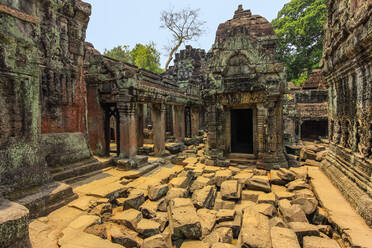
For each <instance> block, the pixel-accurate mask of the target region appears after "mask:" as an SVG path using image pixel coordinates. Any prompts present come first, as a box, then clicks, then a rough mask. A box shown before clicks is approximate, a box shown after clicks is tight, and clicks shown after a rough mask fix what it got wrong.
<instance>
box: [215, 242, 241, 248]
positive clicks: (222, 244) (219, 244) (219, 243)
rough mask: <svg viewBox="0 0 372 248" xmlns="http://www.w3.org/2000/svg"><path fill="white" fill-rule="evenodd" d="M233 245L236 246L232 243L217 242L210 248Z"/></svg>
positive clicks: (231, 247) (229, 247) (223, 247)
mask: <svg viewBox="0 0 372 248" xmlns="http://www.w3.org/2000/svg"><path fill="white" fill-rule="evenodd" d="M235 247H236V246H235V245H232V244H226V243H221V242H218V243H215V244H213V245H212V247H211V248H235Z"/></svg>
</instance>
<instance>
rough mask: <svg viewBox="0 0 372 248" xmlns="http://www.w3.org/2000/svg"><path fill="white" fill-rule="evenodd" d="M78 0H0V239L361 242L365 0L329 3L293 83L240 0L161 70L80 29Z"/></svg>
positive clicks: (44, 243)
mask: <svg viewBox="0 0 372 248" xmlns="http://www.w3.org/2000/svg"><path fill="white" fill-rule="evenodd" d="M91 11H94V9H92V7H91V6H90V5H89V4H87V3H85V2H83V1H81V0H18V1H9V0H0V24H1V25H0V105H1V108H0V248H31V247H32V248H58V247H60V248H102V247H104V248H120V247H126V248H127V247H137V248H139V247H141V248H174V247H177V248H190V247H192V248H193V247H200V248H204V247H205V248H232V247H237V248H238V247H257V248H272V247H275V248H282V247H285V248H292V247H293V248H300V247H303V248H314V247H327V248H341V247H342V248H346V247H370V245H371V237H372V231H371V228H370V226H372V216H371V213H372V195H371V192H372V190H371V187H372V184H371V173H372V169H371V168H372V162H371V142H372V137H371V135H372V134H371V133H372V129H371V120H372V119H371V113H372V109H371V104H372V103H371V102H372V101H371V81H372V74H371V64H372V62H371V56H372V52H371V47H372V39H371V22H372V20H371V16H372V3H371V1H363V0H350V1H342V0H329V1H328V11H329V13H328V20H327V26H326V27H325V28H326V39H325V47H324V58H323V61H322V66H323V69H322V71H320V70H314V71H313V73H312V74H310V77H309V80H308V81H306V82H305V83H304V84H303V85H301V86H300V87H297V86H295V85H293V84H291V83H288V84H287V83H286V81H285V78H286V75H285V74H286V73H285V67H284V65H283V64H281V63H279V62H278V61H277V60H276V59H275V55H276V48H277V43H278V39H277V37H276V35H275V32H274V30H273V28H272V26H271V24H270V23H269V22H268V21H267V20H266V19H265V18H264V17H261V16H259V15H253V14H252V13H251V11H250V10H244V9H243V7H242V6H241V5H240V6H239V7H238V9H237V11H235V14H234V16H233V18H232V19H231V20H228V21H226V22H224V23H222V24H220V25H219V27H218V30H217V33H216V39H215V43H214V44H213V46H212V48H211V49H210V50H209V52H205V51H204V50H202V49H198V48H193V47H191V46H186V48H185V49H184V50H181V51H180V52H178V53H177V54H176V56H175V60H174V65H173V66H171V67H170V68H168V70H167V71H166V72H164V73H163V74H157V73H153V72H151V71H148V70H145V69H141V68H138V67H137V66H134V65H132V64H128V63H125V62H121V61H118V60H115V59H112V58H108V57H105V56H103V55H102V54H100V52H99V51H97V50H96V49H95V48H94V45H93V44H91V43H88V42H86V39H85V34H86V29H87V27H88V23H89V19H90V15H91ZM322 74H323V76H322ZM327 106H328V107H327ZM328 119H329V120H328ZM328 135H329V141H328V139H327V136H328ZM319 137H321V138H320V139H319ZM308 140H311V142H310V141H308ZM328 143H329V144H328ZM320 168H322V169H323V170H321V169H320ZM323 171H324V173H323ZM326 175H327V176H328V177H327V176H326ZM340 192H341V193H342V194H341V193H340ZM368 225H369V226H368Z"/></svg>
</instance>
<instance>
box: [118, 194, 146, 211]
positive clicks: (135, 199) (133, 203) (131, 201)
mask: <svg viewBox="0 0 372 248" xmlns="http://www.w3.org/2000/svg"><path fill="white" fill-rule="evenodd" d="M144 202H145V194H144V192H143V191H142V190H137V189H134V190H132V191H131V192H130V194H129V196H128V198H126V199H125V201H124V203H123V208H124V210H126V209H130V208H134V209H137V210H138V209H139V207H140V206H141V205H142V204H143V203H144Z"/></svg>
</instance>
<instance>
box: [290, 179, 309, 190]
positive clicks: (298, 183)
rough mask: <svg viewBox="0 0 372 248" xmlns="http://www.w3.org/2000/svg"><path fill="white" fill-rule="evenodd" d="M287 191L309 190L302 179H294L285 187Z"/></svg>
mask: <svg viewBox="0 0 372 248" xmlns="http://www.w3.org/2000/svg"><path fill="white" fill-rule="evenodd" d="M286 187H287V189H288V191H290V192H292V191H294V190H300V189H309V188H310V186H309V185H308V184H307V183H306V182H305V181H304V180H302V179H296V180H294V181H292V182H290V183H288V184H287V185H286Z"/></svg>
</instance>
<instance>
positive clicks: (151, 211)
mask: <svg viewBox="0 0 372 248" xmlns="http://www.w3.org/2000/svg"><path fill="white" fill-rule="evenodd" d="M159 204H160V202H155V201H150V200H147V201H145V203H143V204H142V205H141V206H140V208H139V210H140V211H141V213H142V216H143V217H144V218H147V219H152V218H155V217H156V211H158V208H159Z"/></svg>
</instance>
